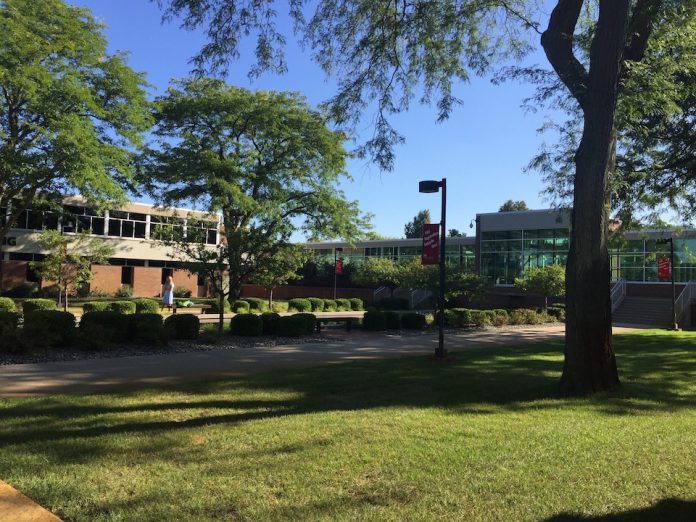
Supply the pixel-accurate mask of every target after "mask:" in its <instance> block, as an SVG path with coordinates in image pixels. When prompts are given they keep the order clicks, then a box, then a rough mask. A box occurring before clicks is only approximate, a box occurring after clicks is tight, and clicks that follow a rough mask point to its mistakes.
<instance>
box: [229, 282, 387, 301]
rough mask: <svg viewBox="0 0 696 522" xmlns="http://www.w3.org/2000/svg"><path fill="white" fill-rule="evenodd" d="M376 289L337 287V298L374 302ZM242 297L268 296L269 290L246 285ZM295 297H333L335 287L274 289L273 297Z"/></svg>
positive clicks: (285, 287)
mask: <svg viewBox="0 0 696 522" xmlns="http://www.w3.org/2000/svg"><path fill="white" fill-rule="evenodd" d="M373 296H374V290H372V289H369V288H337V289H336V297H337V298H348V299H350V298H351V297H358V298H360V299H362V300H363V302H364V303H365V304H372V298H373ZM242 297H263V298H266V299H267V298H268V290H266V289H265V288H263V287H262V286H258V285H244V286H243V287H242ZM293 297H320V298H322V299H333V287H326V286H324V287H322V286H281V287H278V288H276V289H275V290H274V291H273V299H292V298H293Z"/></svg>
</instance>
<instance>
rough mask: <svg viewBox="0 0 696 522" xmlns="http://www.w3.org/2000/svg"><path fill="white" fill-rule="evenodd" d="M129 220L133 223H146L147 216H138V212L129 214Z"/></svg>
mask: <svg viewBox="0 0 696 522" xmlns="http://www.w3.org/2000/svg"><path fill="white" fill-rule="evenodd" d="M128 219H131V220H133V221H145V214H138V213H137V212H129V213H128Z"/></svg>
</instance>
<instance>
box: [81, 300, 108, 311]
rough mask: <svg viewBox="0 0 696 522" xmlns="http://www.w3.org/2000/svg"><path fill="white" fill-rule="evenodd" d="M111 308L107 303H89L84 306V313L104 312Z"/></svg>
mask: <svg viewBox="0 0 696 522" xmlns="http://www.w3.org/2000/svg"><path fill="white" fill-rule="evenodd" d="M107 306H109V303H108V302H107V301H88V302H86V303H84V304H83V305H82V311H83V312H84V313H87V312H103V311H104V310H106V307H107Z"/></svg>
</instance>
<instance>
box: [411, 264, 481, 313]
mask: <svg viewBox="0 0 696 522" xmlns="http://www.w3.org/2000/svg"><path fill="white" fill-rule="evenodd" d="M399 279H400V286H403V287H405V288H411V289H424V290H429V291H430V292H432V294H433V295H434V296H437V295H439V292H440V268H439V266H437V265H423V264H422V263H421V261H420V259H412V260H411V261H409V262H408V263H405V264H404V265H402V266H401V269H400V277H399ZM486 290H487V283H486V281H485V279H483V278H482V277H480V276H478V275H477V274H474V273H473V272H471V271H469V270H467V269H466V268H465V267H462V266H459V265H447V266H446V268H445V299H446V300H447V301H453V300H455V299H457V298H460V297H464V298H465V299H467V300H468V301H470V302H471V301H476V300H479V299H481V298H482V297H483V296H484V295H485V294H486Z"/></svg>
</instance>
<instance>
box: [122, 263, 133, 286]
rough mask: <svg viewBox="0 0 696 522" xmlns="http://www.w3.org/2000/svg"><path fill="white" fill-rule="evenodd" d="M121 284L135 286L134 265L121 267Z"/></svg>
mask: <svg viewBox="0 0 696 522" xmlns="http://www.w3.org/2000/svg"><path fill="white" fill-rule="evenodd" d="M121 284H122V285H128V286H133V267H132V266H123V267H121Z"/></svg>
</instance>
